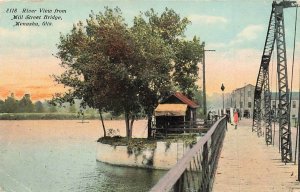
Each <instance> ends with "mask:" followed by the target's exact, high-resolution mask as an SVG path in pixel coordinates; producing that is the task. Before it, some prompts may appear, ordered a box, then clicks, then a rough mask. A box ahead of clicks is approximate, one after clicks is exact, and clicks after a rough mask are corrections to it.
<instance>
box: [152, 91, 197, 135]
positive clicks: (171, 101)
mask: <svg viewBox="0 0 300 192" xmlns="http://www.w3.org/2000/svg"><path fill="white" fill-rule="evenodd" d="M198 107H199V105H198V104H196V103H195V102H194V101H192V100H190V99H189V98H187V97H186V96H185V95H183V94H182V93H179V92H177V93H174V94H172V95H171V96H169V97H168V98H167V99H165V100H164V101H163V102H161V103H160V104H159V105H158V106H157V108H156V109H155V123H156V128H158V129H161V128H167V129H172V128H191V127H192V125H194V124H195V123H196V119H197V117H196V109H197V108H198Z"/></svg>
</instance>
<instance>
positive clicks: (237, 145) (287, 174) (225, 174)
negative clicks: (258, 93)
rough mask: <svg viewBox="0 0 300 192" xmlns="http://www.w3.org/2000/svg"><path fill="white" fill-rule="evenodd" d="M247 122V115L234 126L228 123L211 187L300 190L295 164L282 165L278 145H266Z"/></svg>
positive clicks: (218, 190)
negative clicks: (235, 127)
mask: <svg viewBox="0 0 300 192" xmlns="http://www.w3.org/2000/svg"><path fill="white" fill-rule="evenodd" d="M251 125H252V121H251V120H250V119H245V120H242V121H241V122H240V123H239V125H238V128H237V129H234V126H231V125H230V124H228V131H227V132H226V136H225V140H224V144H223V149H222V152H221V156H220V159H219V164H218V168H217V172H216V176H215V181H214V186H213V191H214V192H238V191H240V192H252V191H253V192H271V191H277V192H300V183H299V182H298V181H297V177H298V176H297V173H298V172H297V169H298V168H297V165H294V164H291V163H289V164H287V165H284V163H282V162H281V160H280V153H279V152H278V147H276V146H267V145H266V144H265V143H264V138H262V137H260V138H258V137H257V135H256V133H254V132H252V131H251Z"/></svg>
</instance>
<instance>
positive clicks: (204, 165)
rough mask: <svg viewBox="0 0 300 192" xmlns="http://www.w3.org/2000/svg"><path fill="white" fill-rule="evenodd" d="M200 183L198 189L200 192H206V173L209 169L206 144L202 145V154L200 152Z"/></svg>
mask: <svg viewBox="0 0 300 192" xmlns="http://www.w3.org/2000/svg"><path fill="white" fill-rule="evenodd" d="M201 165H202V168H203V171H202V183H201V187H200V191H207V189H208V188H207V181H208V178H207V176H208V172H209V167H208V146H207V142H206V143H205V144H204V145H203V152H202V163H201Z"/></svg>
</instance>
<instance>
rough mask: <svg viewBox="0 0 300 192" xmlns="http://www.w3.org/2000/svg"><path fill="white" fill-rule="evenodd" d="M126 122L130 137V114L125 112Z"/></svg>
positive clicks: (127, 132)
mask: <svg viewBox="0 0 300 192" xmlns="http://www.w3.org/2000/svg"><path fill="white" fill-rule="evenodd" d="M125 124H126V137H127V138H129V137H130V127H129V126H130V125H129V114H128V113H127V112H125Z"/></svg>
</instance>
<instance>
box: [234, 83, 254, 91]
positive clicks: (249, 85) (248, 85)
mask: <svg viewBox="0 0 300 192" xmlns="http://www.w3.org/2000/svg"><path fill="white" fill-rule="evenodd" d="M245 87H252V88H253V89H254V88H255V86H254V85H252V84H247V85H245V86H243V87H240V88H236V89H235V90H234V91H238V90H241V89H244V88H245Z"/></svg>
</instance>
